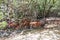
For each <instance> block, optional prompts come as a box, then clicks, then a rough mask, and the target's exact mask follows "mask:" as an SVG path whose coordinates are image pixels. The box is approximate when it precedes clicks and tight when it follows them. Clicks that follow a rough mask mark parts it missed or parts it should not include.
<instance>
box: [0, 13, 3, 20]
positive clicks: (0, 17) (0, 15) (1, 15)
mask: <svg viewBox="0 0 60 40" xmlns="http://www.w3.org/2000/svg"><path fill="white" fill-rule="evenodd" d="M1 19H3V13H2V12H0V20H1Z"/></svg>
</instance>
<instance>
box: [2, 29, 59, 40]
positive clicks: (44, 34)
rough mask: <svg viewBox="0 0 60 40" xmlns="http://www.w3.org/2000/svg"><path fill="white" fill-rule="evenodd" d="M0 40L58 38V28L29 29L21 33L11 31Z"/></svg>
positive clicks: (47, 39) (55, 39) (53, 39)
mask: <svg viewBox="0 0 60 40" xmlns="http://www.w3.org/2000/svg"><path fill="white" fill-rule="evenodd" d="M1 40H60V31H59V30H58V29H31V30H23V31H22V32H21V33H16V32H13V33H12V34H11V35H10V37H9V38H4V39H3V38H2V39H1Z"/></svg>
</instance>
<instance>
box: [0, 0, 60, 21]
mask: <svg viewBox="0 0 60 40" xmlns="http://www.w3.org/2000/svg"><path fill="white" fill-rule="evenodd" d="M59 11H60V0H0V15H1V16H0V20H3V19H4V20H6V19H7V18H9V19H14V20H16V21H17V20H20V19H22V18H25V17H26V18H30V19H32V18H33V19H40V18H45V17H49V16H51V14H52V16H53V15H54V14H57V15H58V17H59V16H60V12H59ZM57 15H55V16H57Z"/></svg>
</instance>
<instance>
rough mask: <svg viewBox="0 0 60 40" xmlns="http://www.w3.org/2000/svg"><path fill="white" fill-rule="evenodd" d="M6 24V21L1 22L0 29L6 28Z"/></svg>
mask: <svg viewBox="0 0 60 40" xmlns="http://www.w3.org/2000/svg"><path fill="white" fill-rule="evenodd" d="M7 25H8V24H7V22H6V21H3V22H0V29H4V28H6V27H7Z"/></svg>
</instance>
